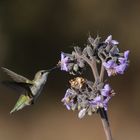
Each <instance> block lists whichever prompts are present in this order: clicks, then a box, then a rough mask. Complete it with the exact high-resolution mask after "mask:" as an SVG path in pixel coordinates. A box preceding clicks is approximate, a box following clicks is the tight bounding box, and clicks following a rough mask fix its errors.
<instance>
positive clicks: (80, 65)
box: [59, 52, 85, 75]
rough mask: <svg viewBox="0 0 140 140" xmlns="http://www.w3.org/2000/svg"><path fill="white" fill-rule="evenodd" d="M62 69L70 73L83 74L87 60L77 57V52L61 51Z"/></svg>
mask: <svg viewBox="0 0 140 140" xmlns="http://www.w3.org/2000/svg"><path fill="white" fill-rule="evenodd" d="M59 64H60V67H61V70H63V71H67V72H69V73H70V74H73V75H75V74H81V73H82V71H83V70H84V68H85V62H84V61H83V60H82V59H76V56H75V53H72V54H68V53H64V52H61V61H60V62H59Z"/></svg>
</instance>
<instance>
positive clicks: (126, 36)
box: [0, 0, 140, 140]
mask: <svg viewBox="0 0 140 140" xmlns="http://www.w3.org/2000/svg"><path fill="white" fill-rule="evenodd" d="M89 33H91V35H93V37H96V35H97V34H99V35H100V36H101V37H102V39H103V40H104V39H105V38H106V37H107V36H108V35H110V34H112V35H113V38H114V39H116V40H118V41H119V42H120V45H119V47H120V49H121V51H124V50H127V49H128V50H130V61H131V62H130V67H129V69H128V71H127V72H126V73H125V74H124V75H123V76H117V77H112V78H111V79H110V83H111V85H112V87H113V89H114V90H115V92H116V93H117V94H116V96H115V97H113V99H112V100H111V101H110V103H109V117H110V123H111V128H112V133H113V137H114V140H138V139H140V133H139V131H140V123H139V121H140V108H139V107H140V93H139V90H140V86H139V78H140V77H139V71H140V65H139V53H140V1H138V0H133V1H127V0H123V1H122V0H106V1H102V0H75V1H73V0H1V1H0V66H4V67H7V68H9V69H11V70H13V71H15V72H17V73H19V74H22V75H24V76H26V77H28V78H30V79H32V78H33V76H34V74H35V72H37V71H38V70H40V69H48V68H51V67H53V66H54V65H55V64H56V63H57V62H58V60H59V59H60V52H61V51H64V52H70V51H72V47H71V46H72V45H79V46H83V45H84V44H85V43H86V41H87V37H88V35H89ZM89 72H90V71H89ZM89 72H88V73H89ZM88 76H89V77H91V74H88ZM7 78H8V77H7V76H6V74H4V73H3V72H2V71H1V72H0V80H3V79H7ZM70 78H71V76H69V75H68V74H67V73H65V72H62V71H54V72H53V73H51V74H50V75H49V79H48V83H47V85H46V87H45V90H44V92H43V94H42V95H41V96H40V98H39V99H38V101H37V103H36V104H35V105H34V106H31V107H26V108H25V109H23V110H22V111H19V112H17V113H15V114H12V115H10V114H9V112H10V110H11V109H12V108H13V106H14V104H15V103H16V101H17V99H18V97H19V93H17V92H15V91H13V90H10V89H8V88H6V87H4V86H0V140H25V139H27V140H71V139H73V140H85V139H87V140H93V139H94V140H104V139H105V135H104V131H103V128H102V124H101V121H100V118H99V116H98V115H93V116H91V117H89V116H86V117H85V118H84V119H82V120H79V119H78V118H77V112H72V111H67V110H66V108H65V107H64V106H63V104H62V103H61V99H62V97H63V96H64V93H65V90H66V89H67V88H68V86H69V84H68V80H69V79H70Z"/></svg>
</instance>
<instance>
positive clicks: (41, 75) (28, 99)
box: [2, 66, 58, 114]
mask: <svg viewBox="0 0 140 140" xmlns="http://www.w3.org/2000/svg"><path fill="white" fill-rule="evenodd" d="M56 68H58V67H57V66H56V67H54V68H52V69H49V70H40V71H38V72H37V73H36V74H35V77H34V79H33V80H29V79H27V78H26V77H24V76H21V75H19V74H17V73H15V72H13V71H11V70H9V69H7V68H4V67H2V69H3V71H4V72H6V73H7V74H8V75H9V76H10V77H11V78H12V79H13V80H14V81H3V83H4V84H5V85H8V86H12V87H14V88H17V89H18V88H19V89H22V92H23V91H24V92H23V93H21V95H20V97H19V99H18V101H17V103H16V104H15V106H14V108H13V109H12V110H11V112H10V114H11V113H13V112H15V111H18V110H21V109H22V108H24V107H25V106H28V105H32V104H34V102H35V101H36V99H37V98H38V96H39V95H40V93H41V92H42V89H43V87H44V85H45V83H46V81H47V78H48V74H49V73H50V72H51V71H52V70H54V69H56Z"/></svg>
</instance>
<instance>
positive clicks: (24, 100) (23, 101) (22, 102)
mask: <svg viewBox="0 0 140 140" xmlns="http://www.w3.org/2000/svg"><path fill="white" fill-rule="evenodd" d="M31 100H32V98H30V97H29V96H27V95H21V96H20V97H19V99H18V101H17V103H16V104H15V106H14V108H13V109H12V110H11V112H10V114H11V113H13V112H15V111H18V110H21V109H22V108H24V107H25V106H27V105H30V104H31Z"/></svg>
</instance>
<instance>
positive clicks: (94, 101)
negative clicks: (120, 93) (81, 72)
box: [62, 77, 114, 118]
mask: <svg viewBox="0 0 140 140" xmlns="http://www.w3.org/2000/svg"><path fill="white" fill-rule="evenodd" d="M70 84H71V87H70V88H68V89H67V90H66V94H65V96H64V98H63V99H62V102H63V103H64V105H65V106H66V107H67V109H68V110H79V114H78V116H79V118H82V117H84V116H85V114H86V113H87V114H88V115H92V114H93V113H95V112H97V110H98V109H99V108H100V107H101V108H104V109H105V110H107V104H108V101H109V100H110V99H111V97H112V95H114V92H113V90H112V89H111V88H110V86H109V84H105V85H104V86H103V84H99V85H98V86H96V88H94V86H93V83H92V82H91V81H87V80H86V79H84V78H82V77H76V78H75V79H73V80H70Z"/></svg>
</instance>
